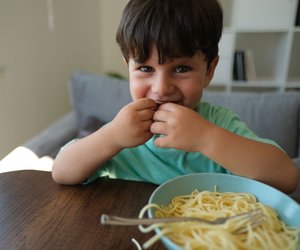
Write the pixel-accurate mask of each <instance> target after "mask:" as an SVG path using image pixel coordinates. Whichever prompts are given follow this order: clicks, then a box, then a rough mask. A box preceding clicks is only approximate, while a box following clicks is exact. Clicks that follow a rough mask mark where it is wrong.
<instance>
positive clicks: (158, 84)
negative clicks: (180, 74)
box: [152, 76, 174, 96]
mask: <svg viewBox="0 0 300 250" xmlns="http://www.w3.org/2000/svg"><path fill="white" fill-rule="evenodd" d="M173 89H174V86H173V84H172V80H171V79H170V78H168V77H165V76H160V77H157V78H156V79H155V80H154V83H153V84H152V92H153V93H155V94H157V95H159V96H165V95H169V94H171V93H172V92H173Z"/></svg>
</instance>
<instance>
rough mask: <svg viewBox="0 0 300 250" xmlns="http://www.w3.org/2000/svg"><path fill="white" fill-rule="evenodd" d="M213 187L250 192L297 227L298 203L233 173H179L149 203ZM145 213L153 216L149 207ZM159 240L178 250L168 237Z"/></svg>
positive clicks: (276, 191)
mask: <svg viewBox="0 0 300 250" xmlns="http://www.w3.org/2000/svg"><path fill="white" fill-rule="evenodd" d="M215 186H217V190H218V191H219V192H247V193H251V194H253V195H255V196H256V198H257V199H258V200H259V201H260V202H261V203H263V204H265V205H269V206H271V207H272V208H274V209H275V210H276V211H277V213H278V214H279V216H280V219H281V220H283V221H284V222H285V223H286V224H287V225H289V226H296V227H300V205H299V204H298V203H297V202H296V201H295V200H293V199H292V198H290V197H289V196H287V195H286V194H284V193H282V192H280V191H279V190H277V189H275V188H273V187H271V186H268V185H266V184H264V183H261V182H259V181H255V180H252V179H249V178H245V177H240V176H235V175H228V174H217V173H198V174H189V175H183V176H179V177H176V178H174V179H171V180H169V181H167V182H165V183H164V184H162V185H160V186H159V187H158V188H157V189H156V190H155V191H154V192H153V193H152V195H151V197H150V199H149V203H156V204H159V205H167V204H169V203H170V201H171V200H172V198H174V197H175V196H178V195H186V194H190V193H191V192H192V191H193V190H195V189H198V190H199V191H204V190H207V191H213V190H214V187H215ZM148 216H149V217H150V218H153V217H154V210H149V211H148ZM156 233H159V229H156ZM161 240H162V242H163V244H164V245H165V246H166V247H167V249H169V250H179V249H180V247H178V246H177V245H176V244H174V243H173V242H172V241H171V240H170V239H168V238H167V237H162V238H161ZM299 249H300V247H299Z"/></svg>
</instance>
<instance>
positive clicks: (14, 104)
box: [0, 0, 119, 159]
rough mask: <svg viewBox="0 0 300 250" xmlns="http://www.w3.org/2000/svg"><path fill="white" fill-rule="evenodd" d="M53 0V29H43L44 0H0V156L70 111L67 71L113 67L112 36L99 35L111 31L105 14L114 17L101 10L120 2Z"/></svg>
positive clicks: (44, 21) (93, 71)
mask: <svg viewBox="0 0 300 250" xmlns="http://www.w3.org/2000/svg"><path fill="white" fill-rule="evenodd" d="M52 2H53V6H54V16H55V31H54V32H50V31H49V28H48V22H47V18H48V17H47V0H21V1H20V0H1V1H0V159H2V157H3V156H5V155H6V154H7V153H8V152H10V151H11V150H12V149H13V148H15V147H16V146H18V145H20V144H21V143H23V142H24V141H25V140H27V139H29V138H30V137H31V136H33V135H35V134H37V133H38V132H40V131H41V130H42V129H44V128H45V127H47V126H48V125H49V124H50V123H52V122H54V121H55V120H56V119H58V118H59V117H61V116H62V115H63V114H65V113H66V112H68V111H69V110H70V104H69V100H68V93H67V80H68V78H69V76H70V74H71V72H73V71H74V70H77V69H80V70H84V71H88V72H91V73H101V72H104V71H105V70H106V69H108V68H109V69H110V68H113V67H114V66H113V64H114V63H113V62H111V61H110V60H109V58H110V57H109V55H110V53H111V55H113V56H115V52H114V50H115V48H113V49H111V50H110V45H111V44H113V43H114V40H113V41H107V40H106V39H108V38H104V37H103V35H104V34H106V33H108V34H110V29H111V28H110V21H109V18H110V19H111V18H114V17H115V16H114V15H113V14H112V15H111V16H110V14H109V13H107V12H106V10H104V9H102V8H103V7H104V8H109V9H110V10H112V8H114V7H115V6H114V4H113V3H117V2H119V0H118V1H115V0H113V1H111V2H113V3H110V0H105V1H104V0H103V1H102V0H85V1H82V0H53V1H52ZM117 6H119V5H118V4H117ZM117 12H118V13H119V10H118V11H117ZM100 13H101V14H102V15H104V14H106V17H105V18H108V20H105V18H104V19H103V17H100ZM101 21H102V22H103V21H106V22H107V24H104V23H101ZM113 21H115V19H113ZM112 26H114V25H112ZM113 28H114V27H113ZM101 29H105V30H101ZM106 29H107V30H108V31H106ZM104 45H105V46H107V48H106V50H103V46H104ZM103 51H105V52H103ZM117 52H118V51H117ZM101 53H104V54H105V55H104V57H103V56H102V55H101ZM115 57H117V56H115ZM116 60H117V59H116ZM106 61H109V63H108V64H107V65H108V66H104V65H103V63H104V64H105V63H106Z"/></svg>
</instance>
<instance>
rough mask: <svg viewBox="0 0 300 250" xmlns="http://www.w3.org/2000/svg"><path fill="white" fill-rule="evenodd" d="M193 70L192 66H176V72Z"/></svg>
mask: <svg viewBox="0 0 300 250" xmlns="http://www.w3.org/2000/svg"><path fill="white" fill-rule="evenodd" d="M191 70H192V68H191V67H190V66H186V65H180V66H178V67H176V69H175V72H176V73H186V72H189V71H191Z"/></svg>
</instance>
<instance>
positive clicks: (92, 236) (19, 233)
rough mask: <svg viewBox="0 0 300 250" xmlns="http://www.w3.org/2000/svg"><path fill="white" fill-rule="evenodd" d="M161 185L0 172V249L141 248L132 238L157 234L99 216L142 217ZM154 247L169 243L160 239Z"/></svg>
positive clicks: (39, 173) (103, 249) (22, 172)
mask: <svg viewBox="0 0 300 250" xmlns="http://www.w3.org/2000/svg"><path fill="white" fill-rule="evenodd" d="M156 187H157V186H156V185H153V184H149V183H142V182H133V181H123V180H109V179H100V180H98V181H96V182H95V183H93V184H90V185H87V186H82V185H78V186H61V185H58V184H56V183H54V182H53V180H52V178H51V174H50V173H48V172H40V171H17V172H10V173H5V174H0V249H9V250H11V249H30V250H31V249H51V250H52V249H64V250H65V249H66V250H67V249H100V250H106V249H113V250H115V249H121V250H123V249H136V247H135V246H134V244H133V243H132V241H131V239H132V238H135V239H136V240H137V241H139V242H140V243H143V242H145V241H146V240H147V239H148V238H149V237H150V236H151V235H152V234H143V233H141V232H139V230H138V229H137V227H119V226H102V225H101V224H100V222H99V218H100V215H101V214H103V213H107V214H115V215H119V216H126V217H136V216H138V214H139V211H140V210H141V208H142V207H143V206H144V205H146V204H147V202H148V199H149V197H150V195H151V193H152V192H153V190H154V189H155V188H156ZM297 201H298V202H299V203H300V199H299V198H298V199H297ZM151 249H164V247H163V245H162V244H161V243H160V242H158V243H156V244H155V245H154V246H153V247H152V248H151Z"/></svg>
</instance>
